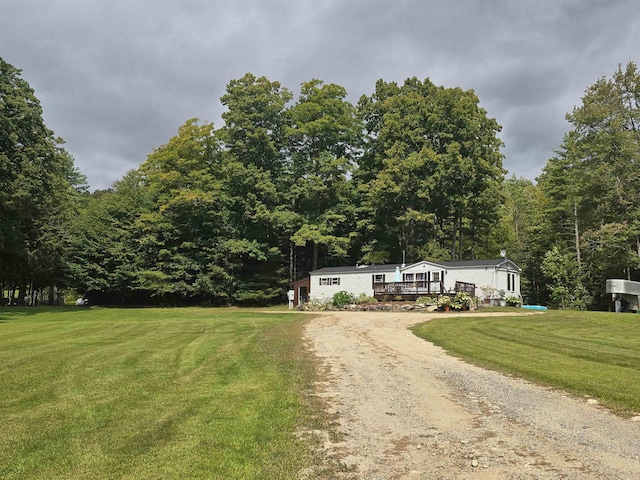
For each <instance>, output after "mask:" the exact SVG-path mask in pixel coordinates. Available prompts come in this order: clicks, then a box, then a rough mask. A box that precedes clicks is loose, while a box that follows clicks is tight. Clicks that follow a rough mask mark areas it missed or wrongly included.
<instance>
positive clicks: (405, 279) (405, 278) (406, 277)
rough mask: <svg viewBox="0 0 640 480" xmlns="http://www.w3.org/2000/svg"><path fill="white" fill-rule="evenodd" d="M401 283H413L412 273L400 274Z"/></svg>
mask: <svg viewBox="0 0 640 480" xmlns="http://www.w3.org/2000/svg"><path fill="white" fill-rule="evenodd" d="M402 281H403V282H413V273H403V274H402Z"/></svg>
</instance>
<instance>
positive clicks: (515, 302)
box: [505, 297, 520, 307]
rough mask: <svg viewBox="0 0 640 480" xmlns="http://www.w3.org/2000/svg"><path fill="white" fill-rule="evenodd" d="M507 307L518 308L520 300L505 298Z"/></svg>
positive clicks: (517, 298)
mask: <svg viewBox="0 0 640 480" xmlns="http://www.w3.org/2000/svg"><path fill="white" fill-rule="evenodd" d="M505 301H506V302H507V305H509V306H510V307H519V306H520V298H519V297H507V298H506V299H505Z"/></svg>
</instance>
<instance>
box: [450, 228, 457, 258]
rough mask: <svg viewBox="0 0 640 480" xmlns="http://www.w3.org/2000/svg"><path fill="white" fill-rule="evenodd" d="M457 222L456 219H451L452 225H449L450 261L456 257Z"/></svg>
mask: <svg viewBox="0 0 640 480" xmlns="http://www.w3.org/2000/svg"><path fill="white" fill-rule="evenodd" d="M457 226H458V225H457V223H456V220H455V219H454V220H453V225H452V226H451V261H452V262H453V261H455V259H456V237H457V233H458V231H457Z"/></svg>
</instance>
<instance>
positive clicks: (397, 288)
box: [373, 280, 446, 295]
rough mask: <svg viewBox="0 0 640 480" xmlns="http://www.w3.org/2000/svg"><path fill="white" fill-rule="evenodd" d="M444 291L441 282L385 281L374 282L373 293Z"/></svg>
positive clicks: (407, 293)
mask: <svg viewBox="0 0 640 480" xmlns="http://www.w3.org/2000/svg"><path fill="white" fill-rule="evenodd" d="M444 293H446V291H445V288H444V283H443V282H431V281H426V280H425V281H419V282H385V283H382V282H381V283H374V284H373V294H374V295H433V294H438V295H442V294H444Z"/></svg>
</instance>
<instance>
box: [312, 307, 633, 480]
mask: <svg viewBox="0 0 640 480" xmlns="http://www.w3.org/2000/svg"><path fill="white" fill-rule="evenodd" d="M478 315H480V314H478ZM433 316H434V314H418V313H382V312H371V313H369V312H331V313H323V314H320V315H319V316H317V317H315V318H314V319H313V320H312V321H311V322H310V323H309V325H308V326H307V329H306V336H307V341H308V343H309V347H310V348H311V349H312V351H314V352H315V353H316V355H317V356H318V357H319V358H320V359H321V360H322V361H323V362H324V364H325V366H326V368H327V371H328V381H327V382H326V383H324V384H322V385H319V387H318V388H319V390H320V394H321V395H323V396H325V397H326V399H327V400H328V401H329V404H330V406H331V409H332V410H333V411H334V413H336V414H337V418H338V431H339V432H340V433H342V434H343V436H342V437H343V438H342V440H343V441H341V442H340V443H331V442H329V441H328V442H327V445H326V448H327V453H328V454H329V455H330V456H332V457H333V458H334V459H335V460H338V461H340V462H343V463H344V464H346V465H347V467H349V468H347V469H346V471H345V473H341V474H340V475H341V476H340V478H352V479H492V480H493V479H640V422H638V418H634V419H622V418H619V417H616V416H614V415H613V414H611V413H608V412H607V411H606V410H605V409H603V408H601V407H599V406H598V405H597V404H595V401H594V400H592V399H587V398H572V397H570V396H568V395H566V394H564V393H563V392H558V391H555V390H552V389H549V388H543V387H539V386H536V385H533V384H531V383H528V382H525V381H522V380H519V379H517V378H513V377H509V376H505V375H501V374H498V373H495V372H490V371H486V370H483V369H480V368H476V367H473V366H471V365H468V364H466V363H464V362H462V361H460V360H458V359H455V358H453V357H451V356H449V355H447V354H446V353H445V352H444V351H443V350H442V349H441V348H439V347H436V346H434V345H432V344H430V343H428V342H425V341H424V340H421V339H419V338H418V337H416V336H414V335H413V334H412V333H411V332H410V331H409V330H407V327H409V326H410V325H412V324H415V323H419V322H422V321H425V320H427V319H429V318H433Z"/></svg>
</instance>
